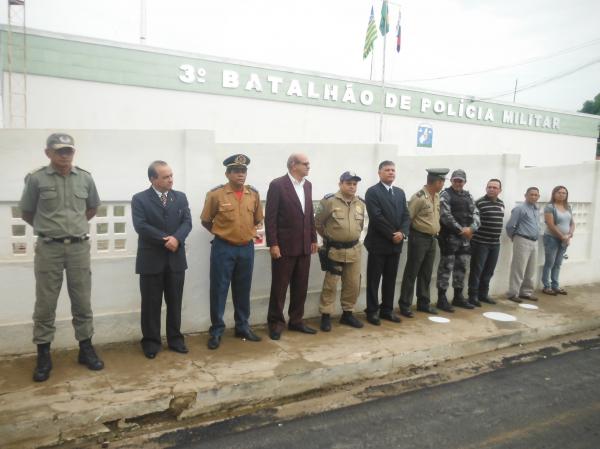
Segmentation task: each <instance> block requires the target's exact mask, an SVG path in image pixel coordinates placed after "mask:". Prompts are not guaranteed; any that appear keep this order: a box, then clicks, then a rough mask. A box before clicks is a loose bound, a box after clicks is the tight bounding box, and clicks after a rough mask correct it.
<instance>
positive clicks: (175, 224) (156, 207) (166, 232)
mask: <svg viewBox="0 0 600 449" xmlns="http://www.w3.org/2000/svg"><path fill="white" fill-rule="evenodd" d="M148 179H149V180H150V182H151V183H152V185H151V186H150V188H149V189H147V190H144V191H143V192H140V193H136V194H135V195H134V196H133V198H132V200H131V212H132V215H133V227H134V228H135V230H136V232H137V233H138V234H139V238H138V249H137V258H136V261H135V272H136V273H137V274H139V275H140V291H141V294H142V320H141V321H142V335H143V338H142V341H141V343H142V349H143V350H144V355H145V356H146V357H148V358H149V359H153V358H154V357H156V354H157V353H158V352H159V351H160V349H161V340H160V310H161V306H162V298H163V294H164V297H165V303H166V305H167V344H168V346H169V349H170V350H172V351H175V352H179V353H183V354H184V353H187V352H188V349H187V347H186V345H185V341H184V338H183V335H182V334H181V331H180V327H181V297H182V294H183V283H184V281H185V270H186V269H187V261H186V258H185V239H186V237H187V236H188V234H189V233H190V231H191V229H192V218H191V215H190V208H189V206H188V201H187V198H186V196H185V193H183V192H178V191H175V190H172V187H173V171H172V170H171V168H170V167H169V166H168V165H167V163H166V162H164V161H154V162H152V163H151V164H150V166H149V167H148Z"/></svg>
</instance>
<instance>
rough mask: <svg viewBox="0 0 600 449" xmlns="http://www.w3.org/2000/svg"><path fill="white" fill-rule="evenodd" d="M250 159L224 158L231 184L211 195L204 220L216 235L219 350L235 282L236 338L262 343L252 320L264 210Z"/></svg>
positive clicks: (213, 344) (213, 332)
mask: <svg viewBox="0 0 600 449" xmlns="http://www.w3.org/2000/svg"><path fill="white" fill-rule="evenodd" d="M248 164H250V158H249V157H248V156H246V155H243V154H234V155H233V156H230V157H228V158H227V159H225V160H224V161H223V165H225V166H226V167H227V168H226V170H225V176H226V177H227V179H228V181H229V182H228V183H227V184H225V185H220V186H218V187H215V188H214V189H212V190H211V191H210V192H208V193H207V194H206V201H205V203H204V209H203V210H202V215H201V216H200V219H201V220H202V226H204V227H205V228H206V229H208V231H210V232H211V233H212V234H213V235H214V236H215V238H214V240H213V241H212V248H211V251H210V320H211V322H212V326H211V327H210V330H209V333H210V338H209V340H208V348H209V349H217V348H218V347H219V345H220V344H221V337H222V335H223V332H224V330H225V322H224V321H223V314H224V313H225V301H226V300H227V292H228V291H229V285H230V284H231V293H232V297H233V307H234V310H235V314H234V318H235V336H236V337H239V338H243V339H246V340H249V341H260V340H261V339H260V337H259V336H257V335H256V334H255V333H254V332H252V330H251V329H250V326H249V324H248V319H249V317H250V287H251V284H252V269H253V267H254V237H256V234H257V227H258V226H260V225H261V224H262V221H263V211H262V206H261V204H260V196H259V194H258V191H257V190H256V189H255V188H254V187H252V186H250V185H246V184H245V182H246V175H247V173H248Z"/></svg>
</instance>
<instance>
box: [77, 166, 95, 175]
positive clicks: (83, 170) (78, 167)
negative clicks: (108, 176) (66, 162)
mask: <svg viewBox="0 0 600 449" xmlns="http://www.w3.org/2000/svg"><path fill="white" fill-rule="evenodd" d="M75 168H77V170H81V171H82V172H85V173H87V174H88V175H91V174H92V172H90V171H87V170H86V169H85V168H81V167H80V166H79V165H76V166H75Z"/></svg>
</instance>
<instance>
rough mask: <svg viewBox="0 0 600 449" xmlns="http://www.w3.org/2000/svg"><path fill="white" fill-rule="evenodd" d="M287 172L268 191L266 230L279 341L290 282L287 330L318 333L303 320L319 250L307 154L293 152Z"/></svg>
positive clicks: (272, 323) (272, 330) (273, 327)
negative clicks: (314, 256) (312, 259)
mask: <svg viewBox="0 0 600 449" xmlns="http://www.w3.org/2000/svg"><path fill="white" fill-rule="evenodd" d="M287 168H288V173H286V174H285V175H283V176H282V177H281V178H277V179H274V180H273V181H271V184H270V185H269V190H268V191H267V205H266V210H265V228H266V229H265V232H266V237H267V246H268V247H269V250H270V252H271V273H272V279H271V296H270V299H269V313H268V316H267V321H268V324H269V336H270V337H271V339H273V340H279V338H280V337H281V332H282V331H283V329H284V327H285V318H284V316H283V308H284V306H285V295H286V293H287V288H288V285H289V286H290V305H289V308H288V314H289V324H288V329H290V330H294V331H298V332H303V333H306V334H315V333H316V332H317V331H316V330H315V329H312V328H310V327H308V326H307V325H306V324H304V322H303V321H302V318H303V316H304V302H305V301H306V292H307V290H308V272H309V269H310V257H311V254H314V253H316V252H317V232H316V228H315V219H314V214H313V205H312V184H311V183H310V182H309V181H307V180H306V179H305V177H306V176H307V175H308V171H309V170H310V162H309V161H308V157H307V156H306V155H304V154H292V155H291V156H290V157H289V158H288V161H287Z"/></svg>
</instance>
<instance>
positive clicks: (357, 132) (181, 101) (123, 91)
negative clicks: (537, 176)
mask: <svg viewBox="0 0 600 449" xmlns="http://www.w3.org/2000/svg"><path fill="white" fill-rule="evenodd" d="M27 83H28V84H27V91H28V126H29V127H30V128H57V129H59V128H70V129H211V130H214V132H215V139H216V140H217V141H219V142H239V143H244V142H257V143H258V142H263V143H278V142H284V143H307V144H311V143H335V144H346V143H351V144H354V143H360V144H363V143H372V142H377V141H378V136H379V114H375V113H367V112H359V111H346V110H342V109H335V108H331V109H330V108H325V107H316V106H307V105H299V104H298V105H297V104H288V103H281V102H272V101H264V100H253V99H247V98H236V97H227V96H219V95H208V94H199V93H187V92H179V91H168V90H159V89H149V88H142V87H130V86H121V85H112V84H102V83H96V82H87V81H76V80H68V79H60V78H50V77H42V76H34V75H29V76H28V78H27ZM5 85H6V82H5ZM57 105H59V106H57ZM5 110H6V108H5ZM421 123H423V120H422V119H417V118H412V117H400V116H391V115H384V125H383V142H385V143H390V144H395V145H398V146H399V148H400V151H401V153H402V154H403V155H405V156H412V155H423V154H425V155H427V154H433V155H447V154H474V155H477V154H504V153H507V154H520V155H521V164H522V165H523V166H550V165H558V164H564V163H579V162H583V161H588V160H593V159H594V158H595V151H596V140H595V138H584V137H575V136H567V135H561V134H550V133H542V132H534V131H522V130H514V129H508V128H498V127H492V126H482V125H469V124H460V123H453V122H447V121H436V120H428V121H427V122H426V123H429V124H430V125H432V126H433V129H434V146H433V148H432V149H424V148H417V147H416V134H417V127H418V126H419V125H420V124H421Z"/></svg>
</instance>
